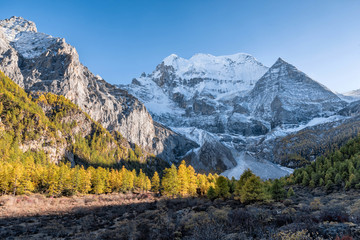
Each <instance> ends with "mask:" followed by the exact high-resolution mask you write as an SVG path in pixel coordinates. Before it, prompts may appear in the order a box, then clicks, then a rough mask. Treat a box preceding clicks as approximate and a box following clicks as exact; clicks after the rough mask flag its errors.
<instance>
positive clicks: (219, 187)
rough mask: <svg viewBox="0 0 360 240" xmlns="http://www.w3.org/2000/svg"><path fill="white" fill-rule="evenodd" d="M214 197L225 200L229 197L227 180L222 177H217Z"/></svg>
mask: <svg viewBox="0 0 360 240" xmlns="http://www.w3.org/2000/svg"><path fill="white" fill-rule="evenodd" d="M215 191H216V195H217V196H218V197H223V198H227V197H229V196H230V192H229V191H230V187H229V183H228V179H227V178H226V177H224V176H219V177H218V178H217V180H216V185H215Z"/></svg>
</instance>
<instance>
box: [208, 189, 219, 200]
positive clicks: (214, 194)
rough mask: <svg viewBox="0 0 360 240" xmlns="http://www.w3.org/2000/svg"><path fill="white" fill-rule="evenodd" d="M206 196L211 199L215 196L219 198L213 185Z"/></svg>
mask: <svg viewBox="0 0 360 240" xmlns="http://www.w3.org/2000/svg"><path fill="white" fill-rule="evenodd" d="M206 196H207V197H208V198H209V199H211V200H214V199H215V198H217V194H216V191H215V189H214V187H213V186H210V187H209V189H208V191H207V194H206Z"/></svg>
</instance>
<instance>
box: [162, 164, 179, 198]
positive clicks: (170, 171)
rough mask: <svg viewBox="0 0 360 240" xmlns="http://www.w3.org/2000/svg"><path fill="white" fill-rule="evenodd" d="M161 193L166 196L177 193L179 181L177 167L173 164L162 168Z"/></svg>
mask: <svg viewBox="0 0 360 240" xmlns="http://www.w3.org/2000/svg"><path fill="white" fill-rule="evenodd" d="M161 186H162V189H163V193H164V194H165V195H167V196H175V195H177V194H178V193H179V181H178V175H177V169H176V167H175V165H174V164H172V165H171V167H170V168H166V169H165V170H164V176H163V178H162V180H161Z"/></svg>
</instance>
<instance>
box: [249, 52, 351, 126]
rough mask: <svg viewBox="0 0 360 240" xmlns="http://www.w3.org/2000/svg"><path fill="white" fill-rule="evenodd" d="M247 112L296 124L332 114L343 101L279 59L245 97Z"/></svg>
mask: <svg viewBox="0 0 360 240" xmlns="http://www.w3.org/2000/svg"><path fill="white" fill-rule="evenodd" d="M245 101H246V107H247V108H248V109H249V111H250V113H251V115H254V116H256V117H260V118H262V119H263V120H266V121H268V122H270V123H271V127H272V128H274V127H276V126H279V125H281V124H299V123H303V122H308V121H309V120H311V119H313V118H315V117H324V116H330V115H332V114H334V113H335V112H336V111H337V110H340V109H341V108H342V107H344V106H345V103H344V102H343V101H342V100H341V99H340V98H339V97H338V96H337V95H336V94H334V93H333V92H331V91H330V90H329V89H327V88H326V87H324V86H323V85H321V84H319V83H317V82H316V81H314V80H312V79H311V78H309V77H308V76H307V75H306V74H304V73H302V72H301V71H299V70H298V69H296V68H295V67H294V66H292V65H291V64H288V63H287V62H285V61H284V60H282V59H281V58H279V59H278V60H277V61H276V62H275V64H274V65H273V66H272V67H271V68H270V69H269V70H268V72H266V73H265V75H264V76H263V77H262V78H261V79H259V81H257V83H256V85H255V87H254V88H253V89H252V90H251V92H250V93H249V94H248V96H246V100H245Z"/></svg>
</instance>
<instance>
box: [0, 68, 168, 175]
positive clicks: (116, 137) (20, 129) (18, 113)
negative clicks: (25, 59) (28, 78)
mask: <svg viewBox="0 0 360 240" xmlns="http://www.w3.org/2000/svg"><path fill="white" fill-rule="evenodd" d="M0 92H1V94H0V153H1V158H2V160H4V161H5V160H8V158H13V159H12V160H15V159H17V158H19V157H22V156H24V155H23V154H20V152H24V153H29V154H28V155H29V156H37V157H38V158H39V161H50V162H54V163H59V162H61V161H63V160H67V161H69V162H71V164H72V165H73V166H74V165H75V164H81V165H85V166H89V165H91V166H104V167H121V166H122V165H125V166H127V167H129V168H137V169H138V168H140V167H142V166H143V167H144V171H149V170H150V169H152V171H154V170H155V169H156V168H159V169H158V170H160V169H161V170H162V169H163V168H164V167H166V166H168V165H167V164H166V163H165V162H162V161H160V160H159V159H154V158H153V157H151V155H149V154H148V153H147V152H143V151H141V150H140V148H139V146H137V145H132V144H130V143H129V142H128V141H127V139H126V138H124V137H123V136H121V134H120V133H118V132H113V134H111V133H110V132H108V131H107V130H106V129H105V128H103V127H102V126H101V125H100V124H99V123H97V122H95V121H94V120H92V119H91V118H90V116H89V115H87V114H86V113H84V112H83V111H82V110H81V109H80V108H79V107H78V106H77V105H75V104H74V103H72V102H71V101H69V100H68V99H66V98H65V97H63V96H57V95H54V94H51V93H47V94H42V93H26V92H25V91H24V90H23V89H21V88H20V87H19V86H18V85H17V84H15V83H14V82H13V81H11V80H10V79H9V78H8V77H6V76H5V75H4V74H3V73H2V72H1V71H0ZM11 149H17V150H16V151H20V152H11ZM32 153H34V154H32ZM25 157H26V154H25ZM40 159H42V160H40ZM148 160H149V161H148Z"/></svg>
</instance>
